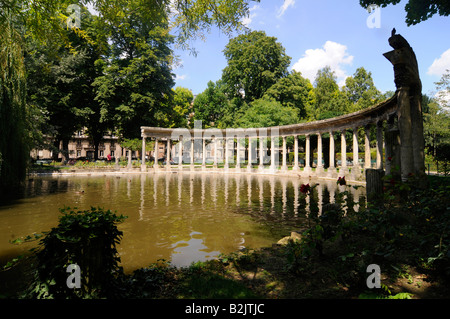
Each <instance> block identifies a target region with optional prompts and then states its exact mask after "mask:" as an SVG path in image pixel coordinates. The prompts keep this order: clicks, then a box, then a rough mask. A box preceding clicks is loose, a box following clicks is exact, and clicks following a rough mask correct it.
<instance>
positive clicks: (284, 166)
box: [281, 136, 288, 172]
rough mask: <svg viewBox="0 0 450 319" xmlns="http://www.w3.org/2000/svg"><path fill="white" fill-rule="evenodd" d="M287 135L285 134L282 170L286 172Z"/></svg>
mask: <svg viewBox="0 0 450 319" xmlns="http://www.w3.org/2000/svg"><path fill="white" fill-rule="evenodd" d="M286 155H287V154H286V136H283V166H282V167H281V170H282V171H284V172H287V170H288V168H287V164H286Z"/></svg>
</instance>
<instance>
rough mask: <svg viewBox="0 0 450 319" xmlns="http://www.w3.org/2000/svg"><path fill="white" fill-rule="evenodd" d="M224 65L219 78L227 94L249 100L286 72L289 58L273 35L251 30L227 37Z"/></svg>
mask: <svg viewBox="0 0 450 319" xmlns="http://www.w3.org/2000/svg"><path fill="white" fill-rule="evenodd" d="M224 55H225V58H226V59H227V66H226V67H225V69H224V70H223V73H222V80H223V82H224V85H225V91H226V92H227V93H228V96H229V97H230V98H232V97H241V96H243V98H244V100H245V101H246V102H247V103H248V102H252V101H254V100H256V99H259V98H261V97H262V96H263V95H264V93H265V92H266V91H267V89H269V88H270V87H271V86H272V85H274V84H275V83H276V82H277V81H278V80H279V79H281V78H283V77H285V76H287V75H288V70H287V68H288V66H289V64H290V61H291V58H290V57H289V56H287V55H286V53H285V49H284V48H283V46H282V45H281V44H280V43H279V42H277V39H276V38H275V37H269V36H267V35H266V34H265V32H263V31H252V32H249V33H247V34H243V35H239V36H237V37H235V38H233V39H231V40H230V42H229V43H228V44H227V46H226V47H225V50H224Z"/></svg>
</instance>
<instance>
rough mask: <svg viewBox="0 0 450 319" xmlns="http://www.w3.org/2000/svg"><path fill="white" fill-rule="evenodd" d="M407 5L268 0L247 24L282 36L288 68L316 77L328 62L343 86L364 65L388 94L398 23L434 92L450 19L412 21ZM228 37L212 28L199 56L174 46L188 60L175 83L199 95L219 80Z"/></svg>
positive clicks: (444, 63)
mask: <svg viewBox="0 0 450 319" xmlns="http://www.w3.org/2000/svg"><path fill="white" fill-rule="evenodd" d="M406 3H407V1H401V2H400V3H399V4H398V5H395V6H394V5H389V6H387V7H385V8H378V9H376V10H372V11H371V12H369V11H368V10H366V9H364V8H362V7H361V6H360V5H359V0H342V1H336V0H315V1H304V0H261V2H259V3H257V2H251V3H250V14H249V16H248V17H246V18H245V19H243V23H244V24H245V25H246V26H247V27H248V28H249V29H250V30H255V31H264V32H265V33H266V34H267V35H268V36H272V37H275V38H277V41H278V42H280V43H281V44H282V45H283V47H284V48H285V52H286V54H287V55H288V56H290V57H291V64H290V66H289V71H291V70H296V71H299V72H301V73H302V75H303V76H304V77H306V78H308V79H310V81H311V83H314V78H315V75H316V73H317V71H318V70H319V69H321V68H323V67H325V66H327V65H328V66H330V67H331V69H332V70H333V71H334V72H335V75H336V76H337V81H338V83H339V84H340V85H343V84H344V83H345V78H346V77H348V76H351V75H353V74H354V73H355V71H356V69H357V68H359V67H364V68H365V69H366V70H367V71H369V72H371V73H372V78H373V80H374V83H375V86H376V87H377V88H378V89H379V90H380V91H382V92H386V91H395V84H394V71H393V67H392V64H391V63H390V62H389V61H388V60H387V59H386V58H385V57H384V56H383V53H385V52H388V51H391V50H393V49H392V48H391V47H390V46H389V44H388V39H389V37H390V35H391V31H392V29H393V28H395V29H396V30H397V34H401V35H402V36H403V37H404V38H405V39H406V40H407V41H408V42H409V44H410V45H411V47H412V48H413V50H414V52H415V54H416V57H417V60H418V64H419V72H420V77H421V80H422V87H423V89H422V93H423V94H427V95H430V96H434V94H435V93H436V85H435V82H437V81H439V80H440V79H441V77H442V74H443V73H444V72H445V70H446V69H450V17H441V16H439V15H434V16H433V17H432V18H430V19H428V20H426V21H424V22H421V23H419V24H417V25H414V26H409V27H408V26H407V25H406V22H405V17H406V12H405V10H404V7H405V4H406ZM236 35H237V34H236ZM229 40H230V38H229V37H227V36H226V35H224V34H223V33H221V32H220V31H219V30H217V29H214V28H213V29H212V30H211V32H210V33H209V34H206V39H205V40H204V41H203V40H198V41H193V42H191V43H190V45H191V46H192V47H194V48H195V49H196V51H197V55H196V56H194V55H192V54H191V53H190V52H189V51H183V50H178V49H175V50H174V54H175V55H176V56H177V57H178V59H179V60H180V62H181V66H179V67H177V68H175V69H174V70H173V73H174V74H175V75H176V79H175V81H176V85H175V87H177V86H181V87H185V88H188V89H190V90H192V92H193V93H194V94H195V95H196V94H199V93H201V92H203V91H204V90H205V89H206V87H207V83H208V81H213V82H215V81H217V80H219V79H220V78H221V76H222V70H223V69H224V68H225V67H226V65H227V62H226V59H225V57H224V54H223V50H224V49H225V46H226V45H227V44H228V42H229Z"/></svg>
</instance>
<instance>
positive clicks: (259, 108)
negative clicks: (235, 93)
mask: <svg viewBox="0 0 450 319" xmlns="http://www.w3.org/2000/svg"><path fill="white" fill-rule="evenodd" d="M298 122H299V117H298V109H295V108H293V107H289V106H282V105H281V104H280V103H279V102H277V101H275V100H268V99H265V98H263V99H258V100H255V101H254V102H252V103H251V104H250V106H249V107H248V108H247V109H246V110H245V111H244V113H243V114H242V115H241V117H239V118H238V119H237V121H236V123H235V125H236V126H238V127H270V126H278V125H288V124H295V123H298Z"/></svg>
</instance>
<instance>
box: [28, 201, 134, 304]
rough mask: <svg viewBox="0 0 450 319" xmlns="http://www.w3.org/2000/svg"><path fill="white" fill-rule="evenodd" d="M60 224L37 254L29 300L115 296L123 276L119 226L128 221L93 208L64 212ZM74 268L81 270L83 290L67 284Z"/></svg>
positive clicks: (42, 243)
mask: <svg viewBox="0 0 450 319" xmlns="http://www.w3.org/2000/svg"><path fill="white" fill-rule="evenodd" d="M61 213H62V214H63V216H62V217H61V218H60V221H59V224H58V226H57V227H56V228H53V229H52V230H51V231H50V232H48V233H47V234H46V235H45V237H44V238H43V239H41V241H40V246H41V248H40V249H39V250H38V251H37V252H36V260H37V265H36V268H35V270H36V273H35V280H34V282H32V283H31V284H30V287H29V291H28V292H27V295H26V296H25V297H27V298H88V297H106V296H113V295H114V293H115V292H116V288H117V287H116V286H115V283H116V281H117V279H118V278H119V276H120V275H121V274H122V268H121V267H120V266H119V262H120V258H119V257H118V255H117V249H116V245H117V244H119V242H120V239H121V237H122V232H121V231H119V230H118V229H117V226H116V225H117V223H120V222H122V221H123V220H124V219H125V218H126V217H124V216H122V215H120V216H117V215H116V214H114V213H113V212H111V211H110V210H106V211H105V210H103V209H102V208H95V207H92V208H91V209H90V210H85V211H76V210H71V209H70V208H69V207H66V208H63V209H61ZM70 264H77V265H78V266H79V267H80V269H81V288H80V289H69V288H68V287H67V284H66V280H67V277H68V276H69V274H68V273H67V272H66V269H67V267H68V266H69V265H70Z"/></svg>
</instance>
